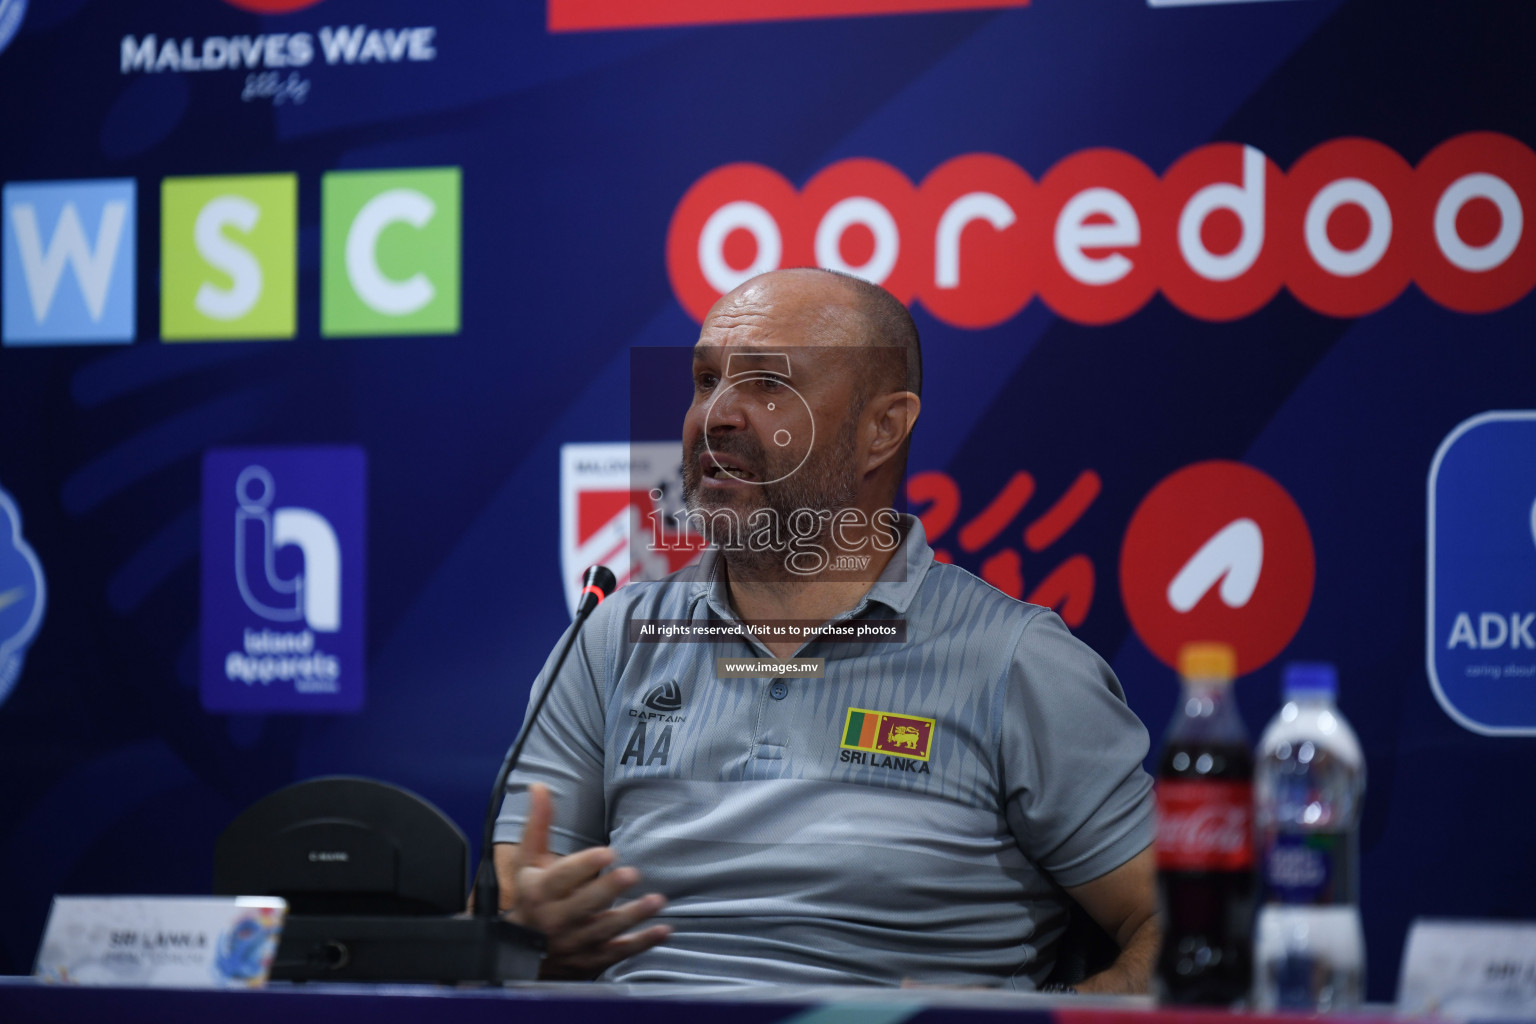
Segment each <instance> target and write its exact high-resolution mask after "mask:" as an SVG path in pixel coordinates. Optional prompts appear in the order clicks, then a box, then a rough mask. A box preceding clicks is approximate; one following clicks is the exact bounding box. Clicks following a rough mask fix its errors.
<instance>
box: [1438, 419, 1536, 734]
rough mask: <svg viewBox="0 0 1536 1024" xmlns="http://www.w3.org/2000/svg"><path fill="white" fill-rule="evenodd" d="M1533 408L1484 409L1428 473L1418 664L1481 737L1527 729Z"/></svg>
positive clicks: (1533, 666) (1532, 724) (1535, 651)
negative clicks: (1422, 651)
mask: <svg viewBox="0 0 1536 1024" xmlns="http://www.w3.org/2000/svg"><path fill="white" fill-rule="evenodd" d="M1533 452H1536V412H1531V411H1526V412H1489V413H1483V414H1482V415H1481V416H1474V417H1472V418H1471V419H1469V420H1467V421H1466V422H1464V423H1461V424H1460V425H1458V426H1457V427H1456V429H1455V430H1453V431H1451V432H1450V434H1449V435H1448V436H1447V437H1446V439H1445V440H1444V441H1443V442H1441V444H1440V450H1439V451H1437V452H1436V453H1435V460H1434V462H1433V464H1432V465H1431V466H1430V470H1429V538H1428V581H1427V582H1428V586H1427V588H1426V590H1427V594H1428V605H1429V606H1428V609H1427V615H1426V620H1425V621H1426V626H1427V635H1426V637H1425V643H1426V648H1427V650H1426V657H1425V662H1426V668H1427V670H1428V672H1429V684H1430V687H1431V688H1432V689H1433V690H1434V694H1435V699H1436V700H1438V701H1439V702H1440V706H1441V707H1442V708H1444V709H1445V713H1446V714H1448V715H1450V716H1451V718H1453V719H1454V720H1455V721H1456V723H1457V724H1458V725H1461V726H1462V727H1463V728H1465V729H1469V730H1471V731H1472V732H1477V733H1482V734H1483V735H1486V736H1531V735H1536V459H1533V458H1532V453H1533Z"/></svg>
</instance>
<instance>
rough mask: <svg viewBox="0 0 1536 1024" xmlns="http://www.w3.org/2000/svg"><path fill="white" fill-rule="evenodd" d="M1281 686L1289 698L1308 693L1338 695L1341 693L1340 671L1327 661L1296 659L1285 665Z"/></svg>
mask: <svg viewBox="0 0 1536 1024" xmlns="http://www.w3.org/2000/svg"><path fill="white" fill-rule="evenodd" d="M1281 688H1282V689H1283V690H1284V692H1285V696H1286V699H1287V700H1289V699H1290V698H1291V697H1300V696H1303V695H1307V694H1326V695H1327V696H1329V697H1336V696H1338V693H1339V673H1338V670H1336V669H1335V668H1334V667H1333V666H1332V665H1331V664H1329V663H1328V662H1326V661H1295V662H1292V663H1291V664H1289V665H1287V666H1285V677H1284V683H1283V684H1282V687H1281Z"/></svg>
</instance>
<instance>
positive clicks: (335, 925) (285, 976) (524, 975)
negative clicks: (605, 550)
mask: <svg viewBox="0 0 1536 1024" xmlns="http://www.w3.org/2000/svg"><path fill="white" fill-rule="evenodd" d="M582 584H583V589H582V592H581V603H580V605H579V607H578V609H577V612H576V621H575V622H574V623H573V624H572V628H571V631H570V633H569V634H568V635H567V636H566V640H565V646H564V647H563V648H562V649H561V651H560V657H559V658H558V659H557V660H556V661H555V665H554V668H553V669H552V670H551V671H550V673H549V678H548V681H547V682H546V683H545V684H544V689H543V690H542V691H541V692H540V693H539V695H538V697H537V698H536V699H535V700H534V704H533V709H532V710H531V711H530V712H529V714H528V720H527V721H526V722H525V723H524V724H523V728H522V731H521V732H520V733H519V734H518V737H517V741H516V742H515V743H514V744H513V745H512V749H511V751H509V752H508V754H507V756H506V759H505V760H504V761H503V762H502V765H501V771H499V772H498V773H497V775H496V788H495V789H494V790H492V792H491V800H490V804H489V806H488V807H487V808H486V812H485V823H484V828H483V830H482V833H481V838H482V842H481V847H480V868H479V870H478V871H477V872H476V876H475V889H474V892H475V909H474V913H473V914H458V915H454V916H452V917H383V916H379V917H364V916H348V917H331V916H317V917H303V916H294V915H289V917H288V919H287V921H286V922H285V923H284V927H283V932H282V938H281V940H280V944H279V946H278V951H277V956H276V957H275V958H274V960H273V964H272V974H271V976H272V977H273V978H274V979H277V980H290V981H320V980H327V981H437V982H462V981H484V982H490V983H492V984H501V983H503V982H507V981H532V980H533V979H535V978H537V977H538V974H539V966H540V964H541V962H542V961H543V959H544V950H545V940H544V936H543V935H542V934H540V933H539V932H536V931H533V930H532V929H529V928H524V927H523V926H521V925H518V924H513V923H512V922H511V921H508V920H506V919H505V918H503V917H501V915H500V914H499V913H498V912H497V903H498V901H499V899H500V886H498V885H497V882H496V865H495V860H494V857H493V853H492V839H493V835H494V832H495V828H496V813H497V811H498V810H499V809H500V806H501V800H502V798H503V796H504V795H505V793H506V788H507V779H508V778H509V777H511V775H512V771H513V769H515V768H516V767H517V762H518V759H519V758H520V757H521V756H522V752H523V747H524V746H525V745H526V744H527V742H528V737H529V735H531V734H532V732H533V726H534V723H535V722H536V721H538V717H539V712H540V711H541V710H542V709H543V707H544V702H545V701H547V700H548V699H549V692H550V690H552V689H554V685H555V679H556V677H558V676H559V674H560V669H561V667H562V666H564V664H565V659H566V657H567V656H568V655H569V654H570V653H571V648H572V647H574V646H575V643H576V637H577V636H578V635H579V634H580V632H581V627H582V625H583V624H584V623H585V622H586V620H587V617H588V616H590V615H591V614H592V609H594V608H596V607H597V606H598V605H599V604H601V603H602V601H603V598H605V597H607V596H608V595H609V594H611V593H612V592H613V591H614V589H615V586H616V581H615V580H614V577H613V573H612V572H610V571H609V570H608V569H607V568H606V567H605V566H601V565H594V566H593V567H592V568H590V569H588V570H587V572H586V575H585V577H584V578H583V579H582Z"/></svg>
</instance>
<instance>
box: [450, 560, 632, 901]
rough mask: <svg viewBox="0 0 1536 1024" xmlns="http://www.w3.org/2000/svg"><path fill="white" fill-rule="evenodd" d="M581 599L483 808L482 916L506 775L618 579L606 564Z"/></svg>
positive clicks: (494, 885)
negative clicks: (580, 638) (583, 631)
mask: <svg viewBox="0 0 1536 1024" xmlns="http://www.w3.org/2000/svg"><path fill="white" fill-rule="evenodd" d="M581 582H582V591H581V603H580V604H579V605H578V606H577V608H576V621H575V622H574V623H572V624H571V631H570V633H569V634H567V636H566V638H565V646H564V647H562V648H561V649H560V657H558V658H556V659H555V667H554V668H553V669H551V670H550V673H549V681H548V682H546V683H545V684H544V689H543V690H542V691H540V693H539V695H538V697H537V698H536V699H535V700H534V703H533V710H532V711H530V712H529V713H528V721H527V722H525V723H524V724H523V730H522V732H520V733H518V735H517V741H516V742H515V743H513V744H512V749H511V750H509V751H508V752H507V756H506V758H505V759H504V760H503V761H502V762H501V771H499V772H498V773H497V774H496V786H495V788H494V789H492V790H491V799H490V803H489V804H488V805H487V807H486V809H485V822H484V827H483V829H482V830H481V833H480V869H479V870H478V871H477V872H476V873H475V916H476V917H482V918H495V917H496V916H497V914H498V911H499V908H498V907H497V904H498V903H499V902H500V901H501V886H500V883H498V882H497V880H496V863H495V858H494V856H493V854H492V845H493V835H494V833H495V831H496V814H497V812H498V811H499V810H500V809H501V802H502V800H503V799H504V798H505V797H506V792H507V779H509V778H511V777H512V772H513V771H514V770H515V769H516V768H517V762H518V760H519V759H520V758H521V757H522V755H523V747H524V746H525V745H527V743H528V737H529V736H530V735H532V733H533V725H534V723H535V722H537V721H538V719H539V712H540V711H542V710H543V709H544V702H545V701H547V700H548V699H549V694H550V692H551V691H552V690H554V688H555V680H556V679H558V678H559V676H560V669H561V668H562V667H564V665H565V659H566V657H567V656H569V655H570V653H571V648H573V647H575V646H576V638H577V637H578V636H580V635H581V627H582V626H583V625H584V624H585V623H586V621H587V616H589V615H591V614H592V610H593V609H594V608H596V607H597V606H598V605H600V604H602V603H603V599H604V598H605V597H607V596H608V595H609V594H611V593H613V591H614V585H615V583H616V582H617V581H616V580H615V579H614V577H613V573H612V572H610V571H609V570H608V567H607V566H603V565H594V566H592V567H591V568H590V569H588V570H587V572H586V575H584V576H583V577H582V581H581Z"/></svg>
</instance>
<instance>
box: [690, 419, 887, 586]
mask: <svg viewBox="0 0 1536 1024" xmlns="http://www.w3.org/2000/svg"><path fill="white" fill-rule="evenodd" d="M857 430H858V417H857V415H856V414H854V413H846V412H845V413H844V416H843V421H842V423H840V424H839V425H838V427H837V430H836V433H835V434H834V435H833V436H832V437H830V438H826V437H825V435H824V434H823V435H821V436H818V438H817V441H816V443H815V445H814V446H813V447H812V450H811V452H810V454H809V455H807V454H806V452H805V449H804V447H802V446H799V445H794V446H789V447H784V448H780V447H776V446H774V445H771V444H770V445H764V444H763V443H762V440H761V439H760V438H758V437H757V436H756V434H755V433H754V432H753V431H752V430H750V429H747V430H732V431H722V432H718V433H716V434H715V435H714V436H712V437H706V435H705V434H702V433H701V434H700V435H699V436H698V437H697V438H695V440H694V443H693V445H692V447H691V450H688V451H685V452H684V458H683V497H684V500H685V501H686V503H687V506H688V510H689V511H690V512H700V513H704V514H703V515H702V516H697V517H694V519H693V523H694V524H695V525H698V524H700V523H702V524H703V526H704V529H705V531H706V533H707V534H709V536H707V537H706V539H707V540H709V541H710V542H711V543H715V544H722V545H732V542H733V541H735V542H736V543H737V544H739V543H740V542H741V540H742V539H744V533H743V534H739V535H737V536H736V537H732V536H727V535H724V528H725V527H726V526H727V524H726V523H722V522H719V521H718V520H717V519H716V517H713V516H711V515H709V513H711V512H713V511H715V510H723V509H729V510H730V511H731V512H733V513H735V514H736V515H735V518H736V519H737V520H738V521H739V523H740V524H741V527H742V529H743V530H744V531H746V532H750V531H751V530H752V529H753V527H754V525H756V522H757V521H754V520H752V518H751V517H752V515H753V513H754V512H757V511H758V510H761V509H767V510H770V512H771V513H772V514H773V516H774V517H776V519H777V522H778V523H779V524H782V525H783V526H784V527H785V528H787V527H788V524H789V523H790V522H791V517H792V516H794V515H795V513H797V512H799V511H801V510H802V509H804V510H808V511H810V512H812V513H818V512H822V511H825V512H830V513H832V514H833V515H835V514H836V513H837V512H839V511H841V510H842V509H845V508H853V507H855V505H856V504H857V499H858V484H859V475H858V468H857V466H856V465H855V445H854V441H855V438H856V436H857ZM824 438H825V439H824ZM712 456H718V458H719V459H720V461H721V462H724V463H726V464H727V465H726V467H721V466H719V465H713V463H714V459H713V458H712ZM802 459H803V460H804V461H803V462H802ZM797 465H798V468H796V467H797ZM706 473H709V474H710V475H712V476H714V477H715V478H717V479H719V478H724V479H726V480H728V481H729V482H730V486H727V487H706V486H704V482H703V481H704V476H705V474H706ZM761 480H767V481H772V482H771V483H756V482H755V481H761ZM802 520H803V517H802ZM819 521H820V522H821V523H822V527H823V530H825V528H826V526H827V524H828V522H829V521H830V517H821V518H820V520H819ZM733 528H734V527H733ZM731 554H732V562H733V563H735V562H737V557H736V556H737V553H736V551H735V550H734V548H733V550H732V551H731ZM763 554H767V555H769V556H770V558H769V561H771V560H772V556H773V555H774V554H775V552H771V551H769V552H763Z"/></svg>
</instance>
